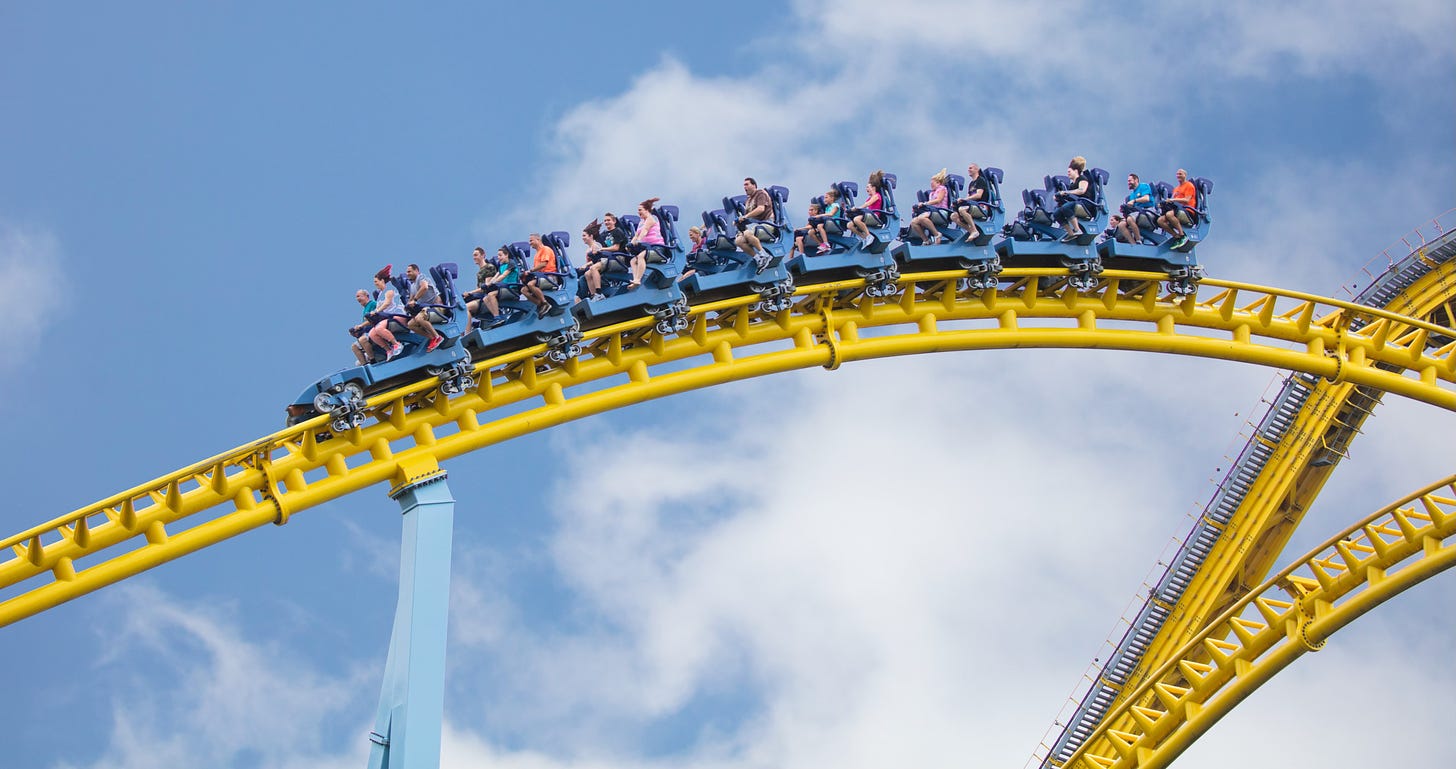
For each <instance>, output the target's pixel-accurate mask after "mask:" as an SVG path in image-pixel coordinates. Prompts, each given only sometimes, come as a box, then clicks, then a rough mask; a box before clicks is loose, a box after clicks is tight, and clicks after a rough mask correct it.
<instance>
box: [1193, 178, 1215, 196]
mask: <svg viewBox="0 0 1456 769" xmlns="http://www.w3.org/2000/svg"><path fill="white" fill-rule="evenodd" d="M1193 186H1194V187H1195V188H1196V189H1197V190H1198V192H1199V193H1200V194H1203V195H1207V194H1208V193H1210V192H1213V180H1212V179H1210V178H1208V177H1206V176H1200V177H1198V178H1197V179H1194V180H1193Z"/></svg>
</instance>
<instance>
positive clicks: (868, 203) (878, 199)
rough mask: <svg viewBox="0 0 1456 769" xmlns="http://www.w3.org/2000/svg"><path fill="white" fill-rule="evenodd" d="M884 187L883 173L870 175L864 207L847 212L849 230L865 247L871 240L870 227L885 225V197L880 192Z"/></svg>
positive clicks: (866, 185)
mask: <svg viewBox="0 0 1456 769" xmlns="http://www.w3.org/2000/svg"><path fill="white" fill-rule="evenodd" d="M884 186H885V172H884V171H875V172H874V173H872V174H870V179H869V182H868V183H867V184H865V201H864V205H862V206H859V207H857V208H851V209H850V210H849V217H850V219H849V229H850V231H851V232H853V233H854V234H856V235H858V236H859V237H860V239H861V240H863V241H864V242H865V245H866V246H868V245H869V244H870V242H871V241H872V240H873V238H871V237H870V227H871V226H873V227H881V226H884V224H885V196H884V195H883V194H882V193H881V192H880V190H881V189H883V188H884Z"/></svg>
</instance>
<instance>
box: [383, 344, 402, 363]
mask: <svg viewBox="0 0 1456 769" xmlns="http://www.w3.org/2000/svg"><path fill="white" fill-rule="evenodd" d="M402 352H404V345H402V344H400V343H399V342H395V343H394V346H393V347H391V348H389V352H387V353H385V354H384V359H385V360H394V356H396V355H398V354H400V353H402Z"/></svg>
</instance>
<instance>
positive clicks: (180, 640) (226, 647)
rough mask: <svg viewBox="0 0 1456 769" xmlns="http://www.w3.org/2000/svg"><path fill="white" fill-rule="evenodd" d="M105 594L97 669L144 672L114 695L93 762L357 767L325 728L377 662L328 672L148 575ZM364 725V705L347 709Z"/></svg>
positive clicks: (112, 768)
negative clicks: (162, 587)
mask: <svg viewBox="0 0 1456 769" xmlns="http://www.w3.org/2000/svg"><path fill="white" fill-rule="evenodd" d="M115 591H116V592H115V593H112V594H110V599H111V606H112V607H113V608H114V609H115V610H116V612H117V614H118V615H119V617H120V622H119V623H118V624H117V625H107V626H106V643H105V649H106V656H104V657H103V658H102V660H101V661H100V663H99V664H100V665H101V667H102V668H111V669H117V668H121V669H122V670H123V671H124V670H127V669H128V667H129V666H130V665H131V663H133V662H135V661H136V660H138V659H145V660H147V661H148V664H147V665H146V666H145V667H146V668H149V669H150V672H151V677H150V678H147V677H144V676H143V674H142V672H141V670H142V669H143V668H138V669H137V672H136V678H135V680H134V681H132V682H131V685H130V686H127V687H124V688H123V689H122V691H123V692H124V693H123V694H122V695H120V696H118V697H117V698H116V699H114V700H113V701H112V703H111V704H112V720H111V724H110V728H111V732H110V738H109V741H108V742H107V744H106V746H105V748H104V749H103V751H102V754H101V756H100V757H99V758H97V759H96V760H95V762H94V763H90V764H62V765H61V766H63V767H66V768H67V769H71V767H82V766H91V767H96V768H97V769H100V768H101V767H106V769H129V768H130V767H138V768H140V767H147V768H148V769H150V768H151V767H158V766H175V767H183V766H235V765H247V764H250V763H257V764H259V765H262V766H268V767H282V768H285V769H289V768H292V767H298V768H299V769H302V767H332V766H339V767H342V766H359V765H361V764H363V763H364V756H365V754H366V753H367V744H366V743H364V741H363V739H362V737H361V738H360V739H358V740H355V741H354V742H355V745H356V746H357V748H358V749H357V751H353V753H355V755H345V756H342V757H339V756H335V755H334V754H335V753H337V752H338V746H337V745H334V744H330V743H329V741H328V739H327V736H328V734H329V733H330V732H329V730H328V728H327V727H329V726H332V725H334V724H335V723H336V722H335V721H334V719H336V718H337V717H338V715H339V714H340V712H341V711H347V709H350V708H353V707H358V706H359V704H360V703H358V701H357V700H358V697H357V693H358V691H359V689H360V686H361V685H362V683H363V681H364V680H365V679H372V680H375V681H377V676H378V675H379V674H378V671H377V670H374V669H370V670H364V669H362V668H360V669H359V670H358V671H357V672H356V673H355V674H354V675H353V676H351V677H349V678H343V679H338V678H331V677H330V676H328V675H325V674H323V673H320V672H318V671H316V670H314V669H313V668H312V666H311V665H310V663H309V662H308V661H307V660H304V659H302V658H300V657H299V656H297V655H296V653H294V652H292V651H290V650H289V649H288V648H286V647H282V646H278V645H277V643H276V642H257V641H253V640H251V639H249V638H248V637H247V635H246V634H245V633H244V632H243V631H242V630H241V629H240V628H239V627H238V623H237V621H236V620H235V619H234V618H233V617H232V616H231V613H230V612H229V611H228V610H226V609H225V608H222V607H219V606H199V605H189V604H186V603H183V602H179V601H177V600H175V599H173V598H172V597H171V596H168V595H166V594H165V593H162V592H161V591H159V590H157V589H156V588H154V587H151V586H149V585H147V584H146V583H128V584H126V585H122V586H120V587H118V588H116V589H115ZM351 715H352V718H353V720H355V721H357V722H358V724H359V726H358V728H357V729H356V730H355V733H356V734H360V735H362V734H365V733H367V724H366V720H365V719H366V718H367V716H368V713H366V712H364V711H362V710H361V711H359V712H354V713H351Z"/></svg>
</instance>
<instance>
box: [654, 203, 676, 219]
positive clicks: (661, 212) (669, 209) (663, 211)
mask: <svg viewBox="0 0 1456 769" xmlns="http://www.w3.org/2000/svg"><path fill="white" fill-rule="evenodd" d="M657 215H658V216H660V217H662V218H664V219H666V220H668V221H669V222H675V221H677V206H658V207H657Z"/></svg>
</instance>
